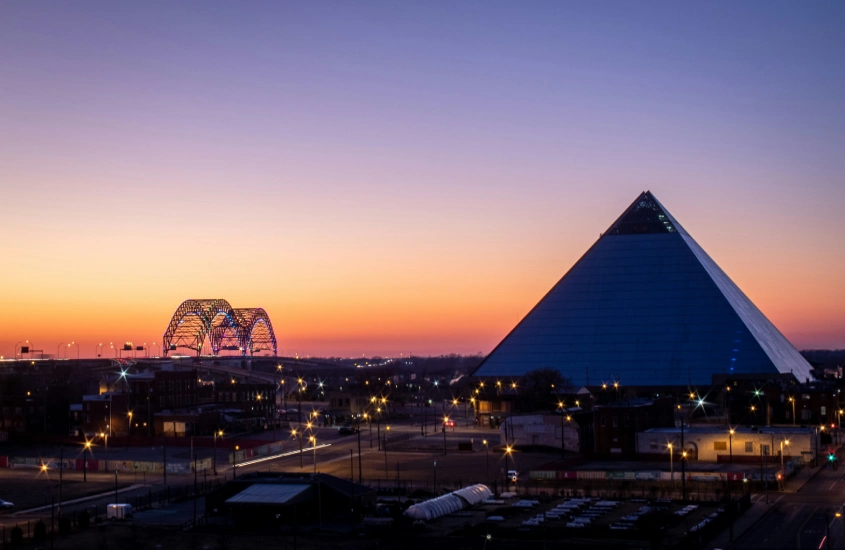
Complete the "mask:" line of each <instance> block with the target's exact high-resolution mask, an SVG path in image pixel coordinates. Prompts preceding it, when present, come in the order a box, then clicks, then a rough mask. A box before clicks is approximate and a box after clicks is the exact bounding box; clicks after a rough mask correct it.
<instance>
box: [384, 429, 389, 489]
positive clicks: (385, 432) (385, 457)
mask: <svg viewBox="0 0 845 550" xmlns="http://www.w3.org/2000/svg"><path fill="white" fill-rule="evenodd" d="M389 434H390V426H389V425H388V426H387V427H385V429H384V477H385V478H390V472H389V471H388V469H387V436H388V435H389Z"/></svg>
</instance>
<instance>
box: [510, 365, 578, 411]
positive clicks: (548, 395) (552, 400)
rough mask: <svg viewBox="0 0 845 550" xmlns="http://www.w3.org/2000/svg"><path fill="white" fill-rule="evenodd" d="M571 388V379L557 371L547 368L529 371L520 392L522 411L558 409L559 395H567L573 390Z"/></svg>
mask: <svg viewBox="0 0 845 550" xmlns="http://www.w3.org/2000/svg"><path fill="white" fill-rule="evenodd" d="M570 386H571V383H570V381H569V379H567V378H566V377H564V376H563V375H562V374H561V373H560V371H558V370H556V369H552V368H549V367H546V368H542V369H537V370H532V371H529V372H527V373H526V374H525V376H524V377H523V378H522V389H521V390H520V392H519V402H520V409H521V410H523V411H537V410H548V409H556V408H557V407H558V402H559V395H560V394H562V393H567V392H568V391H569V390H570V389H571V388H570Z"/></svg>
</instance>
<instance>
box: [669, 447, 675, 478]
mask: <svg viewBox="0 0 845 550" xmlns="http://www.w3.org/2000/svg"><path fill="white" fill-rule="evenodd" d="M668 447H669V477H671V478H672V489H674V488H675V451H674V450H673V449H672V444H671V443H669V444H668Z"/></svg>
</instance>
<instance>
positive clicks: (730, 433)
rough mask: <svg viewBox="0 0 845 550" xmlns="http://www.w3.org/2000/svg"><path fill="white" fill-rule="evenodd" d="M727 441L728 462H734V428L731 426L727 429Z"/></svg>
mask: <svg viewBox="0 0 845 550" xmlns="http://www.w3.org/2000/svg"><path fill="white" fill-rule="evenodd" d="M728 442H729V451H728V452H730V457H731V458H730V462H731V464H733V463H734V429H733V428H731V429H730V430H729V431H728Z"/></svg>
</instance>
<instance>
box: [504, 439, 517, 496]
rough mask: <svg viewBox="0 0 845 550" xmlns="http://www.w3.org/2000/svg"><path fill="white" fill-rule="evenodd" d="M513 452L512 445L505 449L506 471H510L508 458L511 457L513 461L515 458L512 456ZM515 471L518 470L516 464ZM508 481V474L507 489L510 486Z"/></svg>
mask: <svg viewBox="0 0 845 550" xmlns="http://www.w3.org/2000/svg"><path fill="white" fill-rule="evenodd" d="M512 451H513V447H511V446H510V445H508V446H507V447H505V470H508V469H509V468H508V457H511V460H513V456H511V452H512ZM514 469H516V464H514ZM507 480H508V478H507V474H505V487H507V485H508V481H507Z"/></svg>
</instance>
